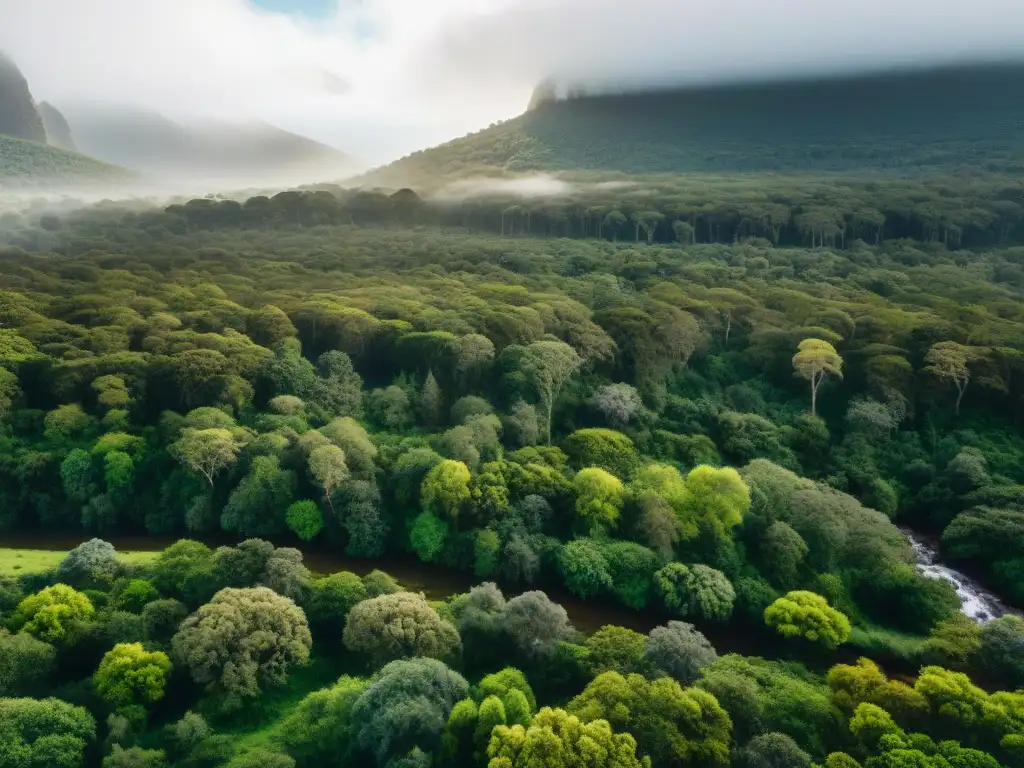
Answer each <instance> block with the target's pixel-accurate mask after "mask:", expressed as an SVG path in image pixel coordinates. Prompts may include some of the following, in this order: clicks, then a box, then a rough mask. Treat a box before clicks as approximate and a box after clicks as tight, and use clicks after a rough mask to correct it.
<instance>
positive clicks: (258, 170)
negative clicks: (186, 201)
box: [64, 106, 352, 183]
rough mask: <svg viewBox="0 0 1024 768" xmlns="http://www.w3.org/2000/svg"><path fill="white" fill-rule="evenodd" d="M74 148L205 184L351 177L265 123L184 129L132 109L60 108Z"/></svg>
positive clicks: (325, 150)
mask: <svg viewBox="0 0 1024 768" xmlns="http://www.w3.org/2000/svg"><path fill="white" fill-rule="evenodd" d="M64 114H65V115H66V116H67V118H68V123H69V124H70V126H71V130H72V132H73V134H74V137H75V142H76V144H77V146H78V148H79V149H80V150H81V151H82V152H85V153H86V154H88V155H92V156H95V157H98V158H100V159H101V160H105V161H107V162H111V163H116V164H118V165H123V166H125V167H126V168H131V169H133V170H137V171H141V172H143V173H145V174H147V175H150V176H156V177H161V178H168V179H174V178H187V179H189V180H193V181H194V180H202V181H210V182H223V181H231V182H250V183H260V182H269V181H277V180H283V181H295V182H309V181H315V180H318V179H322V178H323V179H329V178H336V177H338V176H340V175H344V174H345V173H349V172H351V169H352V160H351V159H350V158H349V157H348V156H347V155H345V154H344V153H343V152H339V151H338V150H336V149H334V148H332V147H329V146H327V145H325V144H321V143H319V142H316V141H313V140H312V139H308V138H306V137H304V136H299V135H297V134H294V133H289V132H288V131H284V130H281V129H280V128H276V127H274V126H272V125H267V124H266V123H258V122H256V123H239V124H231V123H202V124H183V123H178V122H175V121H173V120H171V119H169V118H167V117H165V116H164V115H161V114H159V113H156V112H148V111H143V110H138V109H132V108H121V107H97V106H88V107H83V106H65V107H64Z"/></svg>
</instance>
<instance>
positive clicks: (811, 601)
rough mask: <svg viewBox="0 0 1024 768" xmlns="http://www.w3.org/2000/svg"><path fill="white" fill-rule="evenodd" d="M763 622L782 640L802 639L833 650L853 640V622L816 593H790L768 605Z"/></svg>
mask: <svg viewBox="0 0 1024 768" xmlns="http://www.w3.org/2000/svg"><path fill="white" fill-rule="evenodd" d="M764 621H765V624H767V625H768V626H769V627H772V628H773V629H775V631H776V632H778V633H779V634H780V635H782V636H783V637H802V638H804V639H806V640H808V641H810V642H812V643H817V644H819V645H822V646H824V647H825V648H829V649H834V648H837V647H839V645H840V644H842V643H845V642H846V640H847V639H849V637H850V620H849V619H847V618H846V616H845V615H843V614H842V613H840V612H839V611H837V610H836V609H835V608H832V607H830V606H829V604H828V601H827V600H825V598H824V597H822V596H821V595H816V594H814V593H813V592H806V591H799V590H798V591H796V592H789V593H788V594H786V595H785V596H784V597H780V598H779V599H778V600H776V601H775V602H774V603H772V604H771V605H769V606H768V607H767V608H766V609H765V611H764Z"/></svg>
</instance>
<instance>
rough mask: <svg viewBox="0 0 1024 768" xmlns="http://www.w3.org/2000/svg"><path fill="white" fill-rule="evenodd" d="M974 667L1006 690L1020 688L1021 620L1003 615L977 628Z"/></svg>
mask: <svg viewBox="0 0 1024 768" xmlns="http://www.w3.org/2000/svg"><path fill="white" fill-rule="evenodd" d="M980 642H981V647H980V648H979V649H978V656H977V661H978V666H979V667H980V668H981V669H983V670H984V671H985V673H986V674H987V675H989V677H990V679H992V680H999V681H1000V682H1001V683H1002V684H1003V685H1005V686H1006V687H1007V689H1011V690H1016V689H1019V688H1024V654H1022V653H1021V651H1022V649H1024V619H1021V618H1020V617H1019V616H1014V615H1013V614H1006V615H1004V616H1000V617H999V618H997V619H993V620H992V621H988V622H986V623H985V624H983V625H982V627H981V637H980Z"/></svg>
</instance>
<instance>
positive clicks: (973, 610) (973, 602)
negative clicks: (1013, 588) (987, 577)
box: [900, 528, 1013, 624]
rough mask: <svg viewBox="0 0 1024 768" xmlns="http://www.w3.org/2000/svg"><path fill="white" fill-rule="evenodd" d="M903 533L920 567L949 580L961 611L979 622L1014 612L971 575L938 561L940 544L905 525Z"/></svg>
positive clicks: (923, 571) (936, 576) (926, 572)
mask: <svg viewBox="0 0 1024 768" xmlns="http://www.w3.org/2000/svg"><path fill="white" fill-rule="evenodd" d="M900 532H901V533H902V534H903V535H904V536H906V537H907V541H909V542H910V546H911V547H913V549H914V556H915V557H916V558H917V568H918V570H919V571H921V573H923V574H924V575H925V576H927V577H928V578H930V579H942V580H943V581H948V582H949V583H950V584H952V585H953V586H954V587H955V588H956V593H957V595H959V596H960V610H961V611H963V612H964V613H965V614H966V615H967V616H969V617H970V618H972V619H974V621H976V622H978V623H979V624H984V623H985V622H986V621H989V620H990V619H995V618H998V617H1000V616H1002V615H1003V614H1005V613H1012V612H1013V611H1011V610H1010V609H1009V608H1007V607H1006V606H1005V605H1004V604H1003V603H1002V602H1001V601H1000V600H999V598H998V597H996V596H995V595H994V594H992V593H991V592H989V591H988V590H986V589H985V588H984V587H982V586H980V585H979V584H978V583H977V582H975V581H973V580H972V579H970V578H968V577H967V576H965V575H964V574H962V573H960V571H955V570H953V569H952V568H950V567H948V566H946V565H943V564H942V563H941V562H940V561H939V552H938V547H936V546H935V545H934V544H932V543H930V542H927V541H925V540H924V538H923V537H922V536H920V535H919V534H916V533H914V532H913V531H911V530H908V529H906V528H900Z"/></svg>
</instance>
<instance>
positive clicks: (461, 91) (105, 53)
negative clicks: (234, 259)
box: [0, 0, 1024, 164]
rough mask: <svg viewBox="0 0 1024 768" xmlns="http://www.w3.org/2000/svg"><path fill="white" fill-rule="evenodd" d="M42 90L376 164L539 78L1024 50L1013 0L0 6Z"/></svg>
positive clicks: (667, 77) (525, 93)
mask: <svg viewBox="0 0 1024 768" xmlns="http://www.w3.org/2000/svg"><path fill="white" fill-rule="evenodd" d="M0 19H3V23H2V24H0V49H6V50H8V51H9V52H10V53H11V54H12V55H13V56H14V58H15V59H16V60H17V61H18V63H19V64H20V66H21V68H22V69H23V71H24V73H25V75H26V77H27V78H28V79H29V82H30V84H31V85H32V88H33V91H34V93H35V95H36V97H37V98H38V99H40V100H42V99H46V100H49V101H52V102H54V103H56V104H57V105H58V106H59V105H60V104H61V103H68V102H70V101H92V102H112V103H118V104H131V105H133V106H138V107H143V108H148V109H155V110H158V111H161V112H164V113H166V114H168V115H169V116H171V117H179V118H183V117H198V116H205V117H214V118H219V119H262V120H265V121H267V122H271V123H274V124H277V125H280V126H281V127H283V128H286V129H288V130H292V131H295V132H299V133H304V134H306V135H309V136H311V137H312V138H315V139H318V140H320V141H324V142H327V143H330V144H332V145H334V146H337V147H338V148H340V149H342V150H344V151H346V152H350V153H352V154H353V155H355V156H357V157H360V158H362V159H363V160H364V161H365V162H366V163H368V164H369V163H379V162H384V161H387V160H389V159H392V158H393V157H395V156H397V155H401V154H404V153H406V152H409V151H412V150H415V149H418V148H422V147H425V146H429V145H432V144H435V143H438V142H440V141H443V140H445V139H448V138H453V137H455V136H458V135H461V134H463V133H465V132H468V131H470V130H474V129H478V128H481V127H484V126H486V125H487V124H488V123H490V122H492V121H495V120H499V119H504V118H508V117H511V116H513V115H515V114H518V113H519V112H521V111H522V109H523V107H524V106H525V104H526V102H527V100H528V98H529V95H530V92H531V90H532V88H533V86H534V85H535V84H536V83H537V82H538V81H539V80H540V79H542V78H543V77H546V76H555V77H557V78H560V79H562V80H563V81H570V80H581V81H584V82H587V83H591V84H598V85H602V86H605V87H609V86H616V87H619V86H622V87H643V86H652V85H660V84H666V83H677V82H689V83H693V82H703V81H714V80H734V79H748V78H756V77H774V76H780V75H792V74H799V75H813V74H817V73H833V72H842V71H851V70H854V71H858V70H870V69H878V68H882V67H886V66H892V65H904V64H931V63H943V62H948V61H958V60H964V59H977V58H984V59H998V58H1006V57H1012V56H1019V55H1021V52H1022V51H1024V2H1021V0H942V1H941V2H938V3H936V2H929V1H928V0H776V2H766V1H765V0H718V1H717V2H715V3H710V2H704V3H696V2H690V1H688V0H632V2H629V3H622V2H621V0H430V1H429V2H425V1H424V0H339V2H338V7H337V9H336V11H335V12H334V13H333V14H331V15H330V16H328V17H327V18H325V19H321V20H310V19H307V18H303V17H301V16H288V15H283V14H280V13H270V12H267V11H263V10H260V9H258V8H256V7H255V6H253V5H251V4H250V3H249V2H247V1H246V0H145V1H144V2H140V0H88V2H71V1H70V0H30V2H26V0H0Z"/></svg>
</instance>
